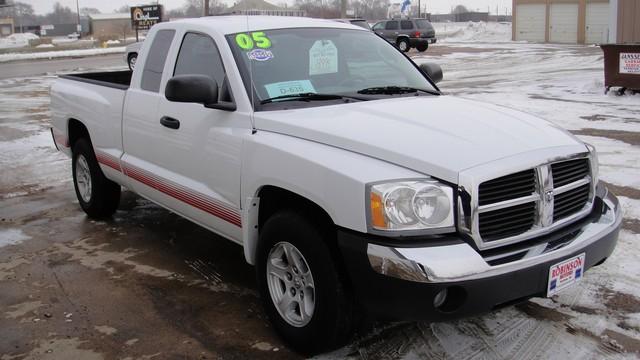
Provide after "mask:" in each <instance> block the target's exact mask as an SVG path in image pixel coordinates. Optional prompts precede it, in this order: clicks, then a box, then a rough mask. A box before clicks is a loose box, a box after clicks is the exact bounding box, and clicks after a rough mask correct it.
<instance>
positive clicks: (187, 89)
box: [164, 75, 218, 105]
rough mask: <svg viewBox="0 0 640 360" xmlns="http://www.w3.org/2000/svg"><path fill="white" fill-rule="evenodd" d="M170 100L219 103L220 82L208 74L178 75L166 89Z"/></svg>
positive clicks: (170, 80) (207, 103) (204, 103)
mask: <svg viewBox="0 0 640 360" xmlns="http://www.w3.org/2000/svg"><path fill="white" fill-rule="evenodd" d="M164 95H165V96H166V97H167V100H169V101H175V102H184V103H197V104H203V105H213V104H216V103H218V84H217V83H216V81H215V80H214V79H212V78H210V77H208V76H206V75H176V76H174V77H172V78H171V79H169V81H168V82H167V86H166V88H165V90H164Z"/></svg>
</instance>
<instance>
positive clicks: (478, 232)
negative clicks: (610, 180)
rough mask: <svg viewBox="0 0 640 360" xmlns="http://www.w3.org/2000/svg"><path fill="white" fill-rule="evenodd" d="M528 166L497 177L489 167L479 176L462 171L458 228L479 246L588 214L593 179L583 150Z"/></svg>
mask: <svg viewBox="0 0 640 360" xmlns="http://www.w3.org/2000/svg"><path fill="white" fill-rule="evenodd" d="M529 166H531V168H528V169H526V168H525V170H520V171H517V172H513V173H511V174H507V175H503V176H501V177H497V178H491V177H490V174H491V172H490V171H487V170H489V168H488V167H484V168H481V169H480V170H478V171H475V172H476V173H478V177H471V176H470V174H471V173H469V172H468V173H465V174H461V176H462V180H461V187H460V189H459V190H460V194H461V195H460V199H459V201H460V203H459V212H460V215H459V225H458V227H459V229H460V231H461V232H463V233H466V234H468V235H469V236H470V237H471V238H472V239H473V240H474V242H475V243H476V245H477V246H478V248H479V249H480V250H487V249H493V248H496V247H500V246H503V245H509V244H514V243H517V242H520V241H524V240H527V239H531V238H534V237H537V236H541V235H545V234H548V233H550V232H552V231H554V230H555V229H558V228H559V227H561V226H563V225H565V224H568V223H571V222H574V221H576V220H578V219H580V218H582V217H584V216H586V215H587V214H588V213H589V211H590V209H591V206H592V205H593V198H594V194H595V183H594V182H593V181H592V178H591V168H590V160H589V158H588V157H587V155H585V154H575V155H572V156H568V157H566V158H563V159H555V160H554V161H549V162H542V163H537V165H536V164H535V163H534V164H531V165H529ZM479 179H481V180H482V181H478V180H479ZM468 185H472V186H471V187H467V186H468Z"/></svg>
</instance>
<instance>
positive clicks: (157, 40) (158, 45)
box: [140, 30, 175, 92]
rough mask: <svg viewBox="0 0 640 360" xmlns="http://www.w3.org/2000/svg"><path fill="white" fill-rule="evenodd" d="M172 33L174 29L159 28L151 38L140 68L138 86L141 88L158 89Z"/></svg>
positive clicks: (173, 33) (155, 90)
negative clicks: (139, 82) (140, 78)
mask: <svg viewBox="0 0 640 360" xmlns="http://www.w3.org/2000/svg"><path fill="white" fill-rule="evenodd" d="M174 35H175V30H160V31H158V32H157V33H156V36H155V37H154V38H153V43H151V48H149V54H148V55H147V60H146V61H145V63H144V69H143V70H142V83H141V84H140V86H141V87H142V89H143V90H147V91H153V92H158V91H159V90H160V81H161V80H162V70H164V63H165V61H166V60H167V54H168V53H169V48H170V47H171V41H173V36H174Z"/></svg>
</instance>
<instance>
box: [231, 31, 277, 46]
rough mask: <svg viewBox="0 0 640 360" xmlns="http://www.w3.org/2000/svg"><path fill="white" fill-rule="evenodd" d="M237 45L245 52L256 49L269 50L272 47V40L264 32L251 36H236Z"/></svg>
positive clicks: (254, 33) (253, 33) (257, 32)
mask: <svg viewBox="0 0 640 360" xmlns="http://www.w3.org/2000/svg"><path fill="white" fill-rule="evenodd" d="M236 44H238V46H239V47H240V48H241V49H243V50H247V51H248V50H251V49H253V48H254V47H256V46H257V47H259V48H260V49H268V48H270V47H271V40H270V39H269V37H267V35H266V34H265V33H264V32H263V31H256V32H252V33H251V34H244V33H242V34H238V35H236Z"/></svg>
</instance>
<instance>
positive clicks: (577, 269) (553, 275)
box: [547, 253, 585, 297]
mask: <svg viewBox="0 0 640 360" xmlns="http://www.w3.org/2000/svg"><path fill="white" fill-rule="evenodd" d="M584 259H585V254H584V253H583V254H580V255H578V256H576V257H572V258H571V259H568V260H565V261H563V262H560V263H557V264H555V265H553V266H551V268H550V269H549V283H548V284H547V297H550V296H552V295H555V294H556V293H558V292H559V291H560V290H563V289H565V288H567V287H569V286H571V285H573V284H575V283H576V282H578V281H579V280H581V279H582V276H583V275H584Z"/></svg>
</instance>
